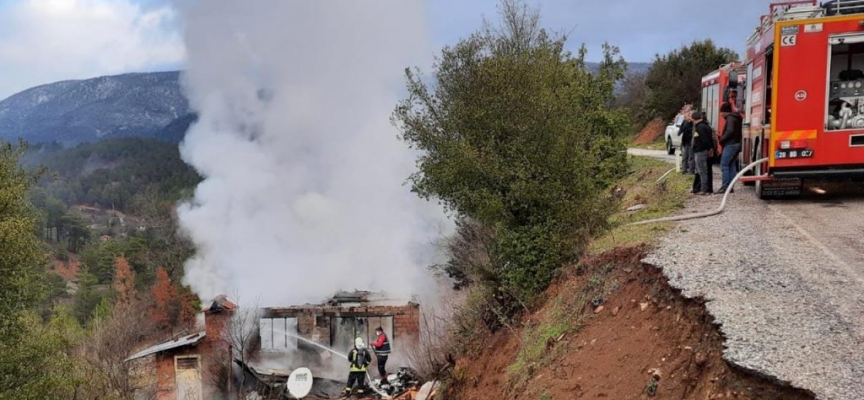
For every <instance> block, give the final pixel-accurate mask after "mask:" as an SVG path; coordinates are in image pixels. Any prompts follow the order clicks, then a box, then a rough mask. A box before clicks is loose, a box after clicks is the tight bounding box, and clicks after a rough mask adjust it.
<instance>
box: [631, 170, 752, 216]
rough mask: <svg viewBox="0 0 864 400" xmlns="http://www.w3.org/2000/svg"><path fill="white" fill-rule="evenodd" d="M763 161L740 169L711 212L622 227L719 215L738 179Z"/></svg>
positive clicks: (664, 175)
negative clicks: (718, 203)
mask: <svg viewBox="0 0 864 400" xmlns="http://www.w3.org/2000/svg"><path fill="white" fill-rule="evenodd" d="M765 161H768V158H767V157H766V158H762V159H759V160H756V161H753V162H752V163H750V164H749V165H747V166H746V167H744V168H742V169H741V171H738V174H737V175H735V177H734V178H732V181H731V182H729V186H728V187H727V188H726V192H724V193H723V200H722V201H721V202H720V206H719V207H717V208H716V209H714V210H712V211H706V212H701V213H695V214H688V215H676V216H674V217H664V218H656V219H649V220H645V221H637V222H631V223H629V224H626V225H624V226H635V225H645V224H653V223H656V222H669V221H684V220H688V219H696V218H705V217H710V216H712V215H717V214H720V213H722V212H723V210H724V209H725V208H726V198H727V197H728V196H729V193H730V192H731V191H732V187H733V186H734V185H735V182H738V179H740V178H741V177H742V176H743V175H744V173H745V172H747V171H749V170H751V169H753V168H756V166H757V165H759V164H761V163H764V162H765ZM673 170H675V168H672V169H671V170H669V171H667V172H666V173H665V174H663V176H661V177H660V179H658V180H657V182H660V181H661V180H662V179H663V178H664V177H666V175H668V174H669V173H670V172H672V171H673Z"/></svg>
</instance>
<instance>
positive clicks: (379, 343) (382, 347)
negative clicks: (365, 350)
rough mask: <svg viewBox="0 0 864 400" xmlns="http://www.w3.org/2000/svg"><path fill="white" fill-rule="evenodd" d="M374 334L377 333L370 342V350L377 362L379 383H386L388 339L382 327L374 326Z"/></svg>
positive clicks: (388, 351)
mask: <svg viewBox="0 0 864 400" xmlns="http://www.w3.org/2000/svg"><path fill="white" fill-rule="evenodd" d="M375 334H376V335H378V338H377V339H376V340H375V343H372V350H374V351H375V359H376V360H375V361H376V363H377V364H378V375H381V383H382V384H386V383H387V369H386V365H387V357H389V356H390V340H388V339H387V335H386V334H385V333H384V329H382V328H381V327H380V326H379V327H377V328H375Z"/></svg>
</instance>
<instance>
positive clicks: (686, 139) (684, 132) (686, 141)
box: [678, 112, 696, 174]
mask: <svg viewBox="0 0 864 400" xmlns="http://www.w3.org/2000/svg"><path fill="white" fill-rule="evenodd" d="M691 114H692V113H690V112H687V113H684V122H682V123H681V128H680V129H679V130H678V136H681V173H682V174H695V173H696V167H695V165H693V119H692V118H691Z"/></svg>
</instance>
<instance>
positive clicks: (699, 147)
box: [692, 111, 715, 195]
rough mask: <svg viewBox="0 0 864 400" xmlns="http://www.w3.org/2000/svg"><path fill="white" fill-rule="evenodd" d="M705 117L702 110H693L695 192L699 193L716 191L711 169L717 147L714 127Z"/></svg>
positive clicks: (707, 193)
mask: <svg viewBox="0 0 864 400" xmlns="http://www.w3.org/2000/svg"><path fill="white" fill-rule="evenodd" d="M704 118H705V116H704V114H702V112H701V111H694V112H693V139H692V140H693V164H694V165H695V167H696V177H695V178H694V179H693V194H697V195H710V194H711V193H713V191H714V190H713V188H714V176H713V172H712V171H711V157H712V156H713V152H714V147H715V146H714V129H712V128H711V125H709V124H708V122H707V121H705V119H704Z"/></svg>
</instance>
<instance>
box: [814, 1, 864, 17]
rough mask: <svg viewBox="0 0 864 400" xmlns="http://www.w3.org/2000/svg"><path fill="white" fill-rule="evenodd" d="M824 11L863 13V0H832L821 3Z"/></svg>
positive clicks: (832, 13) (830, 12) (845, 13)
mask: <svg viewBox="0 0 864 400" xmlns="http://www.w3.org/2000/svg"><path fill="white" fill-rule="evenodd" d="M822 7H823V8H824V9H825V13H826V14H827V15H829V16H831V15H848V14H861V13H864V0H833V1H829V2H827V3H824V4H822Z"/></svg>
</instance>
